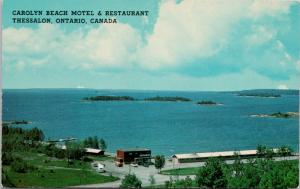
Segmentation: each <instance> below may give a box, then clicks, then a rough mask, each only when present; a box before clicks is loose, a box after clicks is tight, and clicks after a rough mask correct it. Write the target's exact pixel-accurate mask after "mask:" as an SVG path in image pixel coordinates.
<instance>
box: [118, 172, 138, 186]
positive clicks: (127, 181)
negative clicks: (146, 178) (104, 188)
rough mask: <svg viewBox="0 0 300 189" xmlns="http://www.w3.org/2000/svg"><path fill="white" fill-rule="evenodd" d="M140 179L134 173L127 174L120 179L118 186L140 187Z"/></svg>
mask: <svg viewBox="0 0 300 189" xmlns="http://www.w3.org/2000/svg"><path fill="white" fill-rule="evenodd" d="M141 187H142V181H140V180H139V179H138V178H137V177H136V175H135V174H128V175H126V176H125V178H124V179H123V180H122V183H121V185H120V188H141Z"/></svg>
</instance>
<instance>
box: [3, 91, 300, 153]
mask: <svg viewBox="0 0 300 189" xmlns="http://www.w3.org/2000/svg"><path fill="white" fill-rule="evenodd" d="M97 95H116V96H121V95H128V96H132V97H134V98H137V99H143V98H145V97H153V96H157V95H159V96H180V97H187V98H190V99H192V100H193V102H146V101H115V102H112V101H110V102H109V101H106V102H103V101H102V102H100V101H98V102H84V101H82V100H81V99H82V98H83V97H87V96H97ZM200 100H213V101H216V102H219V103H222V104H224V105H221V106H201V105H197V104H195V103H196V101H200ZM298 109H299V96H298V95H282V97H280V98H256V97H239V96H236V95H235V94H233V93H224V92H176V91H125V90H88V89H84V90H83V89H80V90H77V89H57V90H55V89H51V90H50V89H31V90H30V89H26V90H25V89H24V90H13V89H10V90H4V91H3V120H27V121H30V122H32V123H31V124H28V125H22V127H25V128H29V127H38V128H40V129H42V130H43V131H44V133H45V135H46V139H48V138H51V139H58V138H66V137H76V138H80V139H82V138H85V137H88V136H94V135H97V136H98V137H102V138H104V139H105V141H106V142H107V144H108V150H107V151H110V152H115V150H116V149H119V148H132V147H146V148H150V149H151V150H152V153H153V154H164V155H168V156H169V155H172V154H175V153H192V152H206V151H223V150H241V149H255V148H256V146H257V145H258V144H264V145H267V146H270V147H278V146H280V145H289V146H291V147H292V148H293V149H294V150H296V151H298V141H299V136H298V133H299V126H298V125H299V121H298V118H290V119H280V118H258V117H256V118H255V117H250V116H249V115H251V114H269V113H274V112H278V111H281V112H298Z"/></svg>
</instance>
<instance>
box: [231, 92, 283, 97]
mask: <svg viewBox="0 0 300 189" xmlns="http://www.w3.org/2000/svg"><path fill="white" fill-rule="evenodd" d="M237 95H238V96H244V97H261V98H278V97H281V95H280V94H273V93H238V94H237Z"/></svg>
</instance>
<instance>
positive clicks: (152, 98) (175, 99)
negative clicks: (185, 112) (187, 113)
mask: <svg viewBox="0 0 300 189" xmlns="http://www.w3.org/2000/svg"><path fill="white" fill-rule="evenodd" d="M144 100H145V101H168V102H189V101H191V99H189V98H185V97H178V96H176V97H169V96H165V97H161V96H156V97H151V98H145V99H144Z"/></svg>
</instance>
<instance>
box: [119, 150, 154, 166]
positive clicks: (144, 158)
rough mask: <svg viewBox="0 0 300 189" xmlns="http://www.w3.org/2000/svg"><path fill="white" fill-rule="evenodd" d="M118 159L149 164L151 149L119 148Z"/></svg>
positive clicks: (125, 161)
mask: <svg viewBox="0 0 300 189" xmlns="http://www.w3.org/2000/svg"><path fill="white" fill-rule="evenodd" d="M116 161H120V162H124V163H126V164H128V163H137V164H139V165H149V163H150V162H151V150H149V149H146V148H133V149H126V150H124V149H119V150H117V156H116Z"/></svg>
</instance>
